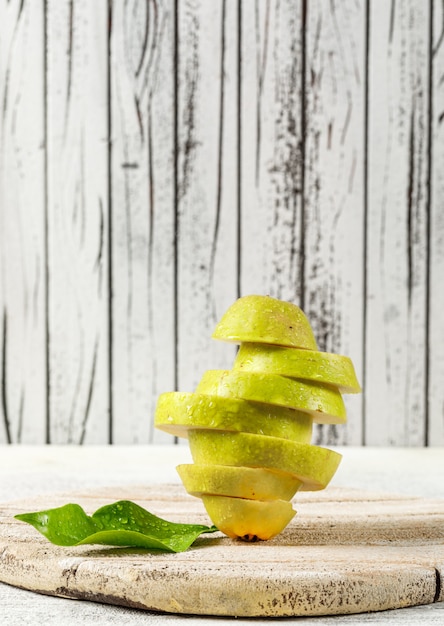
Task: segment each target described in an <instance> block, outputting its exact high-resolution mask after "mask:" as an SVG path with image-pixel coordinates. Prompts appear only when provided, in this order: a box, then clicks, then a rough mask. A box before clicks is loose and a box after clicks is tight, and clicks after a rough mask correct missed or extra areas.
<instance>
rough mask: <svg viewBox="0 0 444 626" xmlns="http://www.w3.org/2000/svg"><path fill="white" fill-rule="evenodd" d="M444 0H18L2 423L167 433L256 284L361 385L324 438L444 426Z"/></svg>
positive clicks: (4, 60)
mask: <svg viewBox="0 0 444 626" xmlns="http://www.w3.org/2000/svg"><path fill="white" fill-rule="evenodd" d="M443 12H444V9H443V4H442V1H441V0H429V1H427V2H426V1H423V0H406V1H405V2H397V1H396V0H390V2H376V1H371V0H366V1H365V2H355V1H353V0H346V1H345V2H343V3H339V2H336V1H334V0H332V1H331V2H328V3H327V2H322V1H320V0H313V1H312V0H251V1H248V2H247V1H246V0H217V1H215V2H212V3H208V2H205V1H204V0H128V1H127V2H125V3H122V2H116V1H114V2H113V1H112V0H109V1H108V0H98V1H97V2H94V3H91V2H88V1H87V0H60V1H56V0H48V1H46V2H43V0H36V1H35V2H27V3H26V2H22V1H20V0H10V1H9V2H3V3H2V4H1V6H0V280H1V282H0V357H1V358H0V387H1V389H0V392H1V393H0V443H8V442H9V443H10V442H27V443H31V442H33V443H37V442H43V441H48V442H52V443H54V442H65V443H67V442H72V443H102V442H108V443H109V442H116V443H149V442H166V441H170V437H169V436H167V435H165V434H163V433H161V432H157V431H155V430H154V428H153V413H154V407H155V404H156V400H157V396H158V395H159V393H161V392H163V391H169V390H173V389H181V390H184V391H189V390H192V389H193V388H194V387H195V385H196V383H197V382H198V380H199V378H200V376H201V375H202V373H203V372H204V371H205V370H206V369H208V368H219V367H231V364H232V360H233V357H234V350H233V347H232V346H226V345H223V344H220V343H218V342H214V341H212V340H211V333H212V330H213V328H214V326H215V324H216V322H217V320H218V319H219V318H220V316H221V315H222V313H223V312H224V311H225V310H226V308H227V307H228V306H229V305H230V304H231V303H232V302H233V301H234V300H235V299H236V298H237V296H238V295H245V294H248V293H262V294H266V293H268V294H270V295H273V296H276V297H279V298H282V299H286V300H291V301H293V302H295V303H297V304H299V305H301V306H302V307H303V308H304V309H305V310H306V312H307V314H308V316H309V318H310V320H311V322H312V324H313V326H314V330H315V334H316V336H317V338H318V341H319V345H320V347H321V348H322V349H327V350H332V351H335V352H340V353H342V354H347V355H350V356H351V357H352V358H353V361H354V363H355V366H356V369H357V372H358V376H359V378H360V381H361V382H362V385H363V388H364V395H363V396H362V397H358V396H356V397H353V398H352V397H347V398H346V401H347V408H348V412H349V417H350V419H349V424H348V425H347V426H346V427H345V428H341V429H336V428H334V427H319V428H317V429H316V431H315V439H316V442H317V443H320V442H322V443H326V444H335V443H336V444H339V443H345V444H347V443H353V444H358V443H364V444H376V445H379V444H389V445H417V446H421V445H424V444H426V445H443V444H444V392H443V385H442V379H443V376H444V359H443V356H442V345H443V342H444V322H443V321H442V320H443V316H442V310H443V307H444V301H443V295H442V294H443V290H442V275H443V271H444V219H443V211H442V205H443V199H444V187H443V177H442V175H441V171H442V170H443V167H444V163H443V154H444V144H443V142H444V139H443V132H444V131H443V129H444V121H443V120H444V118H443V115H444V90H443V85H444V79H443V76H444V66H443V64H444V57H443V49H444V43H443V42H444V36H443V32H444V27H443V24H444V14H443Z"/></svg>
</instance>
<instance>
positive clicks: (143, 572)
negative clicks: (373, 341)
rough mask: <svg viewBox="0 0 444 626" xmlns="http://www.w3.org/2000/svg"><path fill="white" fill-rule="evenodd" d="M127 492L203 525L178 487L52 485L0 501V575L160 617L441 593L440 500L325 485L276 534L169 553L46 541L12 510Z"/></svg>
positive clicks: (321, 610)
mask: <svg viewBox="0 0 444 626" xmlns="http://www.w3.org/2000/svg"><path fill="white" fill-rule="evenodd" d="M119 499H129V500H133V501H135V502H137V503H138V504H140V505H141V506H143V507H145V508H147V509H148V510H150V511H151V512H152V513H155V514H156V515H159V516H161V517H165V518H166V519H170V520H172V521H181V522H193V523H205V524H207V523H209V520H208V518H207V516H206V514H205V511H204V509H203V506H202V503H201V502H200V500H198V499H196V498H192V497H191V496H188V495H187V494H186V493H184V490H183V488H182V487H181V486H179V485H160V486H159V485H157V486H150V487H148V488H144V487H140V486H136V487H133V488H130V487H125V488H119V489H115V488H113V489H101V490H96V491H94V492H91V493H85V492H84V493H64V494H58V495H54V496H50V497H48V496H45V497H40V498H37V499H34V500H27V501H22V502H14V503H8V504H6V505H3V506H2V505H0V581H2V582H5V583H9V584H11V585H15V586H17V587H22V588H25V589H30V590H33V591H37V592H40V593H45V594H51V595H56V596H62V597H65V598H78V599H84V600H92V601H98V602H107V603H111V604H117V605H122V606H127V607H137V608H140V609H150V610H156V611H163V612H169V613H182V614H199V615H221V616H222V615H224V616H239V617H240V616H242V617H248V616H262V617H278V616H298V615H335V614H347V613H360V612H366V611H381V610H384V609H390V608H400V607H407V606H414V605H418V604H428V603H432V602H441V601H443V600H444V584H443V581H444V500H425V499H421V498H405V497H398V496H393V497H392V496H387V495H381V494H371V493H362V492H360V491H353V490H344V489H335V488H333V487H330V488H329V489H327V490H326V491H324V492H319V493H315V494H313V493H302V494H299V495H297V497H296V508H297V510H298V514H297V515H296V517H295V518H294V520H293V521H292V522H291V524H290V525H289V526H288V527H287V529H286V530H285V531H284V532H283V533H282V534H281V535H280V536H279V537H277V538H275V539H274V540H271V541H268V542H258V543H244V542H241V541H234V540H231V539H228V538H227V537H225V536H223V535H222V534H220V533H216V534H214V535H207V536H205V535H204V536H203V537H201V538H199V539H198V540H197V542H196V543H195V544H194V546H193V547H192V548H190V549H189V550H188V551H187V552H184V553H180V554H165V553H157V554H156V553H150V552H147V551H143V550H138V549H123V548H108V547H103V546H82V547H75V548H60V547H57V546H53V545H52V544H51V543H49V542H48V541H47V540H46V539H44V538H43V537H42V536H41V535H40V534H39V533H38V532H37V531H35V530H34V529H33V528H32V527H31V526H29V525H27V524H24V523H22V522H18V521H16V520H14V519H13V515H14V514H16V513H18V512H24V511H33V510H41V509H46V508H51V507H55V506H61V505H62V504H66V503H67V502H77V503H78V504H80V505H81V506H83V507H84V508H85V510H86V511H87V512H88V513H92V512H94V511H95V510H96V509H97V508H99V507H100V506H103V505H104V504H108V503H111V502H114V501H116V500H119Z"/></svg>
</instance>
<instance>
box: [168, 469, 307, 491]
mask: <svg viewBox="0 0 444 626" xmlns="http://www.w3.org/2000/svg"><path fill="white" fill-rule="evenodd" d="M176 469H177V472H178V474H179V476H180V478H181V480H182V482H183V484H184V487H185V489H186V490H187V491H188V493H189V494H191V495H192V496H196V497H201V496H202V495H219V496H231V497H234V498H246V499H247V500H248V499H249V500H291V498H292V497H293V496H294V494H295V493H296V492H297V491H298V489H299V488H300V486H301V484H302V483H301V481H300V480H298V479H297V478H296V477H295V476H293V475H292V474H288V473H285V472H279V471H277V470H271V469H266V468H262V467H231V466H230V465H197V464H194V465H191V464H189V465H178V466H177V468H176Z"/></svg>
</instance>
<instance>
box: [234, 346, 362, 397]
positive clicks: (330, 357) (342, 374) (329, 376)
mask: <svg viewBox="0 0 444 626" xmlns="http://www.w3.org/2000/svg"><path fill="white" fill-rule="evenodd" d="M234 369H235V370H239V371H243V372H259V373H263V374H279V375H281V376H288V377H290V378H299V379H301V380H311V381H316V382H320V383H327V384H329V385H334V386H335V387H337V388H338V389H339V391H340V392H341V393H360V392H361V387H360V385H359V382H358V379H357V378H356V373H355V368H354V366H353V363H352V361H351V359H350V358H349V357H347V356H342V355H340V354H333V353H329V352H319V351H315V350H301V349H299V348H283V347H281V346H271V345H263V344H259V343H243V344H241V346H240V348H239V350H238V353H237V356H236V359H235V361H234Z"/></svg>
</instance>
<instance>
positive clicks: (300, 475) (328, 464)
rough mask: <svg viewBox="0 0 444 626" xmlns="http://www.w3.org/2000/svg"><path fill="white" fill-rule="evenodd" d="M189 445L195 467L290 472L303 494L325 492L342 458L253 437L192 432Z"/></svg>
mask: <svg viewBox="0 0 444 626" xmlns="http://www.w3.org/2000/svg"><path fill="white" fill-rule="evenodd" d="M188 441H189V444H190V450H191V456H192V457H193V461H194V463H197V464H199V465H231V466H238V467H265V468H268V469H275V470H279V471H281V472H287V473H289V474H293V476H295V477H296V478H297V479H298V480H300V481H301V482H302V486H301V491H317V490H319V489H324V488H325V487H326V486H327V485H328V483H329V482H330V480H331V479H332V478H333V476H334V474H335V472H336V470H337V468H338V466H339V463H340V461H341V458H342V457H341V455H340V454H339V453H338V452H335V451H334V450H329V449H328V448H323V447H320V446H314V445H310V444H307V443H297V442H294V441H288V440H287V439H279V438H277V437H266V436H264V435H253V434H251V433H229V432H221V431H214V430H191V431H190V433H189V438H188Z"/></svg>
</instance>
